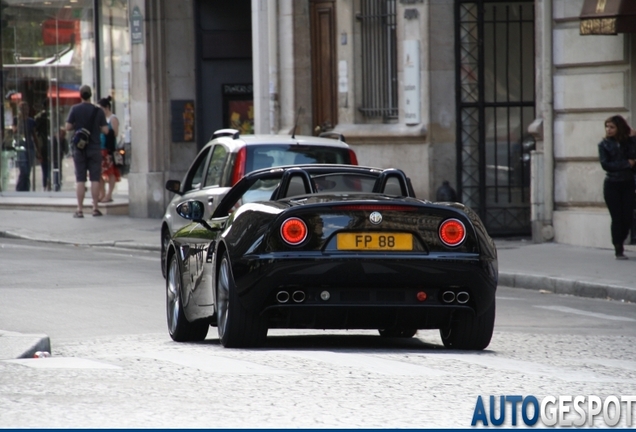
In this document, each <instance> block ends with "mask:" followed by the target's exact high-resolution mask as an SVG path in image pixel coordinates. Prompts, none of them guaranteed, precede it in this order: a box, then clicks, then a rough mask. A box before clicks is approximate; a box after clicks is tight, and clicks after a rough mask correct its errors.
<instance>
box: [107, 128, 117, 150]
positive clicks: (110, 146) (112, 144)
mask: <svg viewBox="0 0 636 432" xmlns="http://www.w3.org/2000/svg"><path fill="white" fill-rule="evenodd" d="M105 136H106V150H107V151H108V154H111V155H112V154H113V153H115V150H116V147H117V142H116V141H117V139H116V138H115V131H114V130H112V129H111V128H108V133H107V134H106V135H105Z"/></svg>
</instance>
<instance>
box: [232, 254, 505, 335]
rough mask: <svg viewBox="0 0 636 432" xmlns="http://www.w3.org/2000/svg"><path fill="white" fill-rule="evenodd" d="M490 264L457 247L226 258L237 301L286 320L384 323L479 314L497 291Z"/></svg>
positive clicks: (431, 322) (434, 323) (428, 323)
mask: <svg viewBox="0 0 636 432" xmlns="http://www.w3.org/2000/svg"><path fill="white" fill-rule="evenodd" d="M496 268H497V266H496V263H493V262H487V261H483V260H481V259H480V258H479V256H476V255H461V254H456V255H451V254H446V255H436V256H431V255H410V254H409V255H406V254H405V255H401V256H398V257H395V256H392V257H390V258H387V257H386V256H377V255H374V256H371V255H347V256H345V255H338V256H335V255H331V256H325V255H323V254H320V255H319V254H314V255H313V256H301V255H296V256H292V255H290V254H280V255H276V254H268V255H258V256H248V257H246V258H244V259H242V260H238V261H235V262H233V263H232V270H233V274H234V279H235V282H236V286H237V290H238V294H239V297H240V299H241V302H242V303H243V305H244V306H245V307H246V308H247V309H249V310H251V311H253V312H255V313H262V314H267V316H268V317H270V319H269V321H270V323H271V326H272V327H276V326H281V327H285V328H293V327H301V328H386V327H387V323H392V322H401V321H405V322H408V323H411V324H410V325H411V327H415V328H436V327H439V323H440V322H442V321H444V320H446V319H448V317H449V316H450V314H451V313H452V312H453V311H455V310H460V309H469V310H472V311H473V312H474V313H476V314H477V315H481V313H483V311H485V310H486V309H487V308H488V307H489V306H490V304H491V303H492V302H493V301H494V298H495V291H496V287H497V274H496ZM449 291H450V292H451V293H452V294H453V295H452V296H451V295H447V296H446V299H444V295H443V294H444V293H448V292H449ZM294 293H298V294H297V300H300V301H295V300H294ZM325 293H326V294H325ZM421 293H424V294H425V296H423V295H422V294H421ZM459 293H462V296H461V300H462V301H461V302H460V301H458V300H457V297H458V296H457V294H459ZM285 294H287V295H285ZM418 294H419V298H418ZM287 296H288V297H289V298H288V299H287V301H281V299H283V300H284V298H285V297H287ZM422 297H425V299H424V300H422ZM450 297H455V298H454V299H452V300H451V301H448V299H449V298H450ZM464 300H465V301H464ZM444 322H445V321H444Z"/></svg>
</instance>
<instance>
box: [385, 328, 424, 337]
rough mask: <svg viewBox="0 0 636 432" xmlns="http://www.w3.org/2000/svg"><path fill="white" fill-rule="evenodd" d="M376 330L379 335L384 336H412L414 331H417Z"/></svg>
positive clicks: (399, 329) (398, 329)
mask: <svg viewBox="0 0 636 432" xmlns="http://www.w3.org/2000/svg"><path fill="white" fill-rule="evenodd" d="M378 332H379V333H380V336H382V337H385V338H412V337H413V336H415V333H417V329H403V328H393V329H380V330H378Z"/></svg>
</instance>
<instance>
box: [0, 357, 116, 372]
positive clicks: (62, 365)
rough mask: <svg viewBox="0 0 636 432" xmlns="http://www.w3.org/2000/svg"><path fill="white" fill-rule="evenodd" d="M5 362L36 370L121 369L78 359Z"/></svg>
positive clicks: (52, 358) (58, 358) (49, 358)
mask: <svg viewBox="0 0 636 432" xmlns="http://www.w3.org/2000/svg"><path fill="white" fill-rule="evenodd" d="M3 361H4V362H5V363H15V364H19V365H22V366H28V367H30V368H34V369H121V367H119V366H115V365H112V364H108V363H102V362H98V361H94V360H88V359H83V358H78V357H45V358H32V359H16V360H3Z"/></svg>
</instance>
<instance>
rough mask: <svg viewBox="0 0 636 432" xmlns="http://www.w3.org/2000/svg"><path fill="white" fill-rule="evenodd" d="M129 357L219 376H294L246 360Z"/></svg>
mask: <svg viewBox="0 0 636 432" xmlns="http://www.w3.org/2000/svg"><path fill="white" fill-rule="evenodd" d="M129 357H137V358H139V357H141V358H147V359H154V360H160V361H167V362H170V363H175V364H178V365H181V366H186V367H191V368H194V369H199V370H201V371H205V372H210V373H218V374H232V375H235V374H246V375H293V374H295V372H290V371H288V370H284V369H277V368H272V367H269V366H264V365H260V364H258V363H252V362H248V361H244V360H236V359H233V358H228V357H222V356H213V355H197V356H196V357H194V356H192V355H191V354H178V353H161V352H160V353H152V354H131V355H129Z"/></svg>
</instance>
